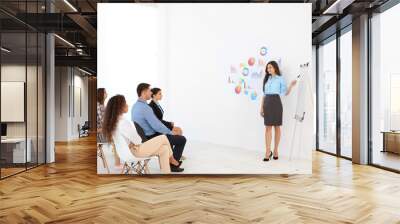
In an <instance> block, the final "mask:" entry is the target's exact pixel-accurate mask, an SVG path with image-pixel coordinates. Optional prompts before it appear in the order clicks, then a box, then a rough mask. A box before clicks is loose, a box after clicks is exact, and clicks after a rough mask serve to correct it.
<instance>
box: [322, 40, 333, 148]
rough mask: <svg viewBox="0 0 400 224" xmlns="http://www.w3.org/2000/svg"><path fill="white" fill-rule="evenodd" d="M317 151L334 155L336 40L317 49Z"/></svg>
mask: <svg viewBox="0 0 400 224" xmlns="http://www.w3.org/2000/svg"><path fill="white" fill-rule="evenodd" d="M317 63H318V108H317V109H318V149H319V150H322V151H326V152H330V153H336V39H334V38H333V40H331V41H329V42H327V43H325V44H323V45H320V46H319V48H318V62H317Z"/></svg>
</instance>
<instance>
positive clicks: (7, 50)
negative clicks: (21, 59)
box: [1, 47, 11, 53]
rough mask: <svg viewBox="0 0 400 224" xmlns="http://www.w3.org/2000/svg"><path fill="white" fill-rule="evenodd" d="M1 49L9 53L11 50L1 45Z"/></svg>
mask: <svg viewBox="0 0 400 224" xmlns="http://www.w3.org/2000/svg"><path fill="white" fill-rule="evenodd" d="M1 50H2V51H4V52H6V53H10V52H11V50H9V49H7V48H5V47H1Z"/></svg>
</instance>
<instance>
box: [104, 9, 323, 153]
mask: <svg viewBox="0 0 400 224" xmlns="http://www.w3.org/2000/svg"><path fill="white" fill-rule="evenodd" d="M98 9H99V12H98V13H99V16H98V22H99V25H98V34H99V35H98V48H99V54H98V70H99V73H98V87H105V88H106V89H107V91H108V92H109V96H112V95H114V94H116V93H122V94H124V95H125V96H126V97H127V99H128V102H133V101H134V100H136V98H137V96H136V85H137V83H139V82H149V83H150V84H152V85H153V86H158V87H161V88H162V89H163V92H164V96H165V100H164V101H163V102H162V104H163V105H164V108H165V111H166V118H167V119H169V120H173V121H175V123H177V125H179V126H181V127H182V128H183V130H184V134H185V135H186V136H187V138H188V139H189V140H200V141H206V142H211V143H216V144H222V145H229V146H236V147H244V148H247V149H251V150H259V151H260V150H263V149H264V148H265V146H264V125H263V119H262V117H261V116H260V115H259V111H260V104H261V102H260V98H258V100H256V101H251V100H250V99H249V97H248V96H245V95H236V94H235V93H234V90H233V88H234V87H233V86H232V85H229V84H228V82H227V80H228V74H229V71H230V70H229V69H230V66H231V65H232V64H236V65H238V64H239V63H240V62H246V61H247V58H248V57H249V56H257V55H258V52H259V49H260V47H261V46H267V47H268V49H269V52H270V57H269V59H278V58H281V70H282V75H283V77H284V78H285V79H286V80H287V81H288V82H289V81H291V80H293V79H294V78H295V77H296V76H297V75H298V73H299V65H300V64H302V63H305V62H311V23H310V20H311V5H310V4H195V5H193V4H167V5H157V4H146V5H143V4H134V5H133V4H129V5H127V4H126V5H124V4H118V5H112V4H99V8H98ZM287 15H290V17H288V16H287ZM126 27H132V29H126ZM160 38H161V39H160ZM309 76H311V71H310V74H309ZM310 83H311V84H310V86H311V89H310V90H306V91H313V87H312V81H310ZM254 86H255V88H256V89H258V90H259V93H261V90H262V78H260V79H258V80H256V81H255V83H254ZM296 91H297V90H295V91H294V92H293V94H291V95H290V96H288V97H283V99H282V100H283V104H284V125H283V136H282V144H281V148H282V149H284V150H283V151H282V153H283V154H284V153H285V152H287V149H288V148H289V147H290V144H291V137H292V136H291V135H292V130H293V127H294V122H293V116H294V112H295V107H296V100H297V92H296ZM309 95H310V96H311V99H309V100H308V101H307V102H305V103H307V104H308V105H309V109H310V112H309V113H308V114H310V115H311V116H310V120H308V119H307V122H311V123H307V125H306V126H308V129H309V130H308V129H307V130H306V131H308V132H309V133H310V135H313V130H314V127H315V125H314V123H313V118H314V116H313V112H314V111H313V102H312V100H313V99H312V96H313V93H310V94H309ZM306 139H307V140H309V141H310V142H307V143H305V145H308V146H307V147H306V148H307V149H308V147H313V139H312V137H311V136H310V137H307V138H306ZM310 151H311V150H310Z"/></svg>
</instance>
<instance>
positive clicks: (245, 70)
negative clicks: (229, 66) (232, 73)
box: [242, 67, 249, 76]
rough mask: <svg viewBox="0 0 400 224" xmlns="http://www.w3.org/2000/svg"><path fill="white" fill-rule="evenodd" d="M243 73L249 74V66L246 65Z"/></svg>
mask: <svg viewBox="0 0 400 224" xmlns="http://www.w3.org/2000/svg"><path fill="white" fill-rule="evenodd" d="M242 74H243V75H244V76H247V75H248V74H249V69H248V68H247V67H244V68H243V70H242Z"/></svg>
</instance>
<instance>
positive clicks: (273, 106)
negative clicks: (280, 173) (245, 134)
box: [261, 61, 296, 161]
mask: <svg viewBox="0 0 400 224" xmlns="http://www.w3.org/2000/svg"><path fill="white" fill-rule="evenodd" d="M295 85H296V80H294V81H292V82H291V83H290V85H289V88H288V87H287V85H286V81H285V79H284V78H283V77H282V75H281V73H280V71H279V66H278V63H276V62H275V61H270V62H268V64H267V66H266V67H265V77H264V82H263V89H264V97H263V98H262V103H261V116H262V117H264V125H265V144H266V152H265V158H264V160H263V161H269V160H270V159H271V157H272V155H273V158H274V160H277V159H278V147H279V142H280V139H281V125H282V113H283V108H282V102H281V96H284V95H285V96H287V95H289V94H290V91H291V90H292V88H293V87H294V86H295ZM272 127H274V129H275V141H274V143H275V144H274V153H272V152H271V141H272Z"/></svg>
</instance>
